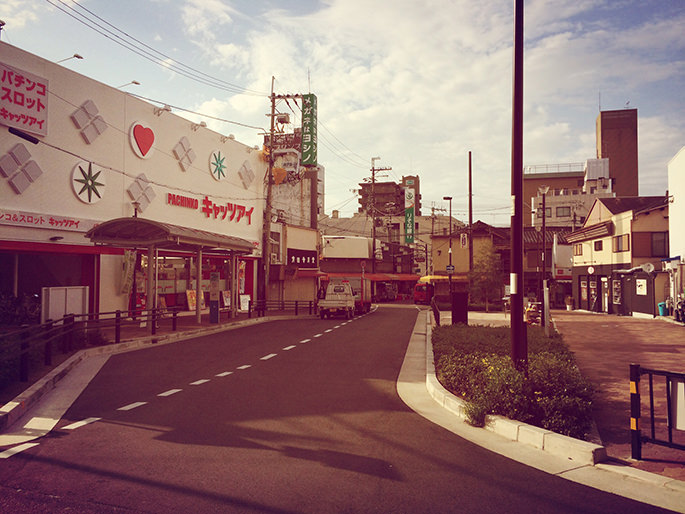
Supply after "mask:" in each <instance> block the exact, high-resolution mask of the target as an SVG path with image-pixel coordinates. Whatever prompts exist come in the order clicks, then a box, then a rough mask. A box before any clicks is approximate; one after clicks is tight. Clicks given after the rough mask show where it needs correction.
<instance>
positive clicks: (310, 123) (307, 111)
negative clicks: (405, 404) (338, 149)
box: [302, 94, 317, 166]
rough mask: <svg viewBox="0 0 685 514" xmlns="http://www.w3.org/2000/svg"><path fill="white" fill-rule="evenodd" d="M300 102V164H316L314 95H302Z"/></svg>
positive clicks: (315, 103) (315, 101)
mask: <svg viewBox="0 0 685 514" xmlns="http://www.w3.org/2000/svg"><path fill="white" fill-rule="evenodd" d="M302 104H303V105H302V166H316V164H317V162H316V159H317V155H316V149H317V140H316V120H317V114H316V109H317V100H316V95H313V94H308V95H302Z"/></svg>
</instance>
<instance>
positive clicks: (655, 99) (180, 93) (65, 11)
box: [0, 0, 685, 226]
mask: <svg viewBox="0 0 685 514" xmlns="http://www.w3.org/2000/svg"><path fill="white" fill-rule="evenodd" d="M513 6H514V2H513V0H509V1H505V0H479V1H478V2H475V1H469V0H422V1H420V2H419V1H416V0H393V1H392V2H390V1H386V0H288V1H280V2H279V1H277V0H266V1H261V0H135V1H134V0H118V1H116V2H112V1H108V0H78V1H76V2H75V1H73V0H3V2H2V3H1V4H0V20H2V21H4V22H5V26H4V27H3V29H2V32H1V33H0V37H1V39H2V40H3V41H5V42H7V43H10V44H12V45H14V46H17V47H19V48H22V49H24V50H26V51H28V52H31V53H33V54H36V55H39V56H41V57H43V58H45V59H48V60H52V61H55V62H56V61H59V60H61V59H66V58H67V57H69V56H71V55H73V54H74V53H77V54H79V55H81V56H83V59H80V60H79V59H69V60H66V61H63V62H62V65H63V66H65V67H68V68H70V69H72V70H74V71H76V72H78V73H81V74H83V75H86V76H88V77H91V78H93V79H95V80H98V81H100V82H103V83H105V84H108V85H111V86H114V87H118V86H123V88H122V89H123V90H125V91H128V92H130V93H132V94H136V95H139V96H141V97H143V98H146V99H149V100H151V101H154V102H156V103H159V104H168V105H171V106H173V107H175V109H174V112H175V113H177V114H179V115H182V116H186V117H188V118H190V119H192V120H193V121H197V120H204V121H206V123H207V125H208V127H209V128H211V129H212V130H215V131H217V132H220V133H222V134H234V135H235V137H236V139H237V140H238V141H240V142H242V143H245V144H247V145H249V146H253V145H257V144H259V145H261V143H262V141H263V137H262V135H260V134H262V133H263V129H265V128H268V126H269V120H268V117H267V114H268V112H269V110H270V100H269V95H270V93H271V90H272V77H273V79H274V80H273V91H274V92H275V94H277V95H284V94H292V95H295V94H304V93H310V92H311V93H314V94H316V95H317V98H318V119H319V126H318V135H319V155H318V161H319V163H320V164H322V165H323V166H324V167H325V168H326V179H325V180H326V190H325V211H326V214H331V211H332V210H334V209H335V210H338V211H339V212H340V215H341V216H350V215H352V214H353V213H354V212H356V211H357V210H358V208H359V202H358V198H359V196H358V193H357V191H358V189H359V184H360V183H362V182H363V181H364V180H365V179H369V178H370V176H371V171H370V168H371V158H372V157H380V159H379V160H377V161H375V165H376V166H377V167H391V168H392V170H390V171H387V172H383V173H378V175H377V180H380V181H383V180H392V181H399V180H401V177H402V176H405V175H418V176H419V177H420V181H421V195H422V198H421V202H422V214H423V215H429V214H430V213H431V207H436V208H441V209H447V208H448V203H447V202H446V201H444V200H443V197H444V196H452V197H453V200H452V213H453V215H454V217H456V218H458V219H460V220H464V221H467V220H468V153H469V151H470V152H471V153H472V168H473V211H474V220H478V219H480V220H482V221H485V222H486V223H491V224H495V225H500V226H505V225H508V224H509V222H510V213H511V211H510V209H511V207H510V206H511V199H510V197H511V126H512V61H513V30H514V29H513ZM94 22H96V23H97V24H98V25H99V27H97V26H96V28H97V31H96V30H93V29H92V28H90V27H92V26H94ZM524 23H525V29H524V33H525V36H524V39H525V50H524V136H523V138H524V153H523V161H524V165H526V166H528V165H539V164H564V163H579V162H584V161H585V160H587V159H592V158H595V157H596V149H595V119H596V117H597V114H598V113H599V110H600V108H601V109H602V110H616V109H624V108H626V107H629V108H637V109H638V152H639V184H640V194H641V195H663V194H665V192H666V190H667V189H668V184H667V165H668V162H669V160H670V159H671V158H673V157H674V156H675V154H676V153H677V152H678V150H679V149H680V148H682V147H683V146H685V116H684V115H683V114H684V113H685V30H683V27H685V0H567V1H561V0H528V1H526V2H525V22H524ZM124 42H128V44H129V45H131V44H132V46H135V47H136V48H137V51H133V50H131V49H130V48H126V47H124V46H123V45H122V44H120V43H124ZM141 54H142V55H141ZM0 58H1V56H0ZM178 71H180V72H181V73H179V72H178ZM134 80H135V81H137V82H139V83H140V84H139V85H135V84H130V82H131V81H134ZM124 84H127V85H125V86H124ZM176 107H178V108H181V109H185V110H184V111H181V110H179V109H176ZM300 107H301V105H300ZM278 110H279V111H280V112H287V113H290V114H291V117H292V119H293V121H295V122H299V119H300V115H301V113H300V111H299V108H298V106H296V105H294V104H293V103H291V102H288V104H286V103H285V102H280V103H279V104H278ZM188 111H190V113H189V112H188ZM192 113H199V114H192ZM200 114H201V115H204V117H202V116H200ZM217 118H218V119H217Z"/></svg>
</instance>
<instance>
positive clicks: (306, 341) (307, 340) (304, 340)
mask: <svg viewBox="0 0 685 514" xmlns="http://www.w3.org/2000/svg"><path fill="white" fill-rule="evenodd" d="M309 341H311V339H303V340H302V341H300V344H304V343H308V342H309Z"/></svg>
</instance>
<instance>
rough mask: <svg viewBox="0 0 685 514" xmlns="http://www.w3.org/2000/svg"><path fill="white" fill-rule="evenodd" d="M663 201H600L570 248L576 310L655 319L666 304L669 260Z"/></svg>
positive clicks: (571, 239) (658, 198)
mask: <svg viewBox="0 0 685 514" xmlns="http://www.w3.org/2000/svg"><path fill="white" fill-rule="evenodd" d="M668 213H669V204H668V197H667V196H645V197H628V198H599V199H597V200H596V201H595V203H594V205H593V206H592V209H591V210H590V213H589V214H588V217H587V219H586V220H585V224H584V225H583V227H582V228H581V229H579V230H576V231H575V232H573V233H572V234H570V235H568V236H567V240H568V241H569V242H570V243H571V244H572V245H573V271H572V280H573V298H574V302H575V306H576V307H577V308H580V309H586V310H590V311H596V312H610V313H616V314H624V315H630V314H633V313H642V314H648V315H655V314H656V313H657V304H658V303H659V302H662V301H663V300H664V299H665V293H664V290H665V287H666V285H667V278H668V277H667V274H665V273H661V272H660V269H661V261H662V260H663V259H664V258H668V256H669V237H668V235H669V234H668V223H669V214H668Z"/></svg>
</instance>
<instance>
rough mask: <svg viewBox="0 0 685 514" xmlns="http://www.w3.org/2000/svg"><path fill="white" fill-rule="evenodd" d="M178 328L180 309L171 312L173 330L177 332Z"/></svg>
mask: <svg viewBox="0 0 685 514" xmlns="http://www.w3.org/2000/svg"><path fill="white" fill-rule="evenodd" d="M176 328H178V311H176V310H175V311H174V312H173V313H172V314H171V331H172V332H176Z"/></svg>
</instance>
